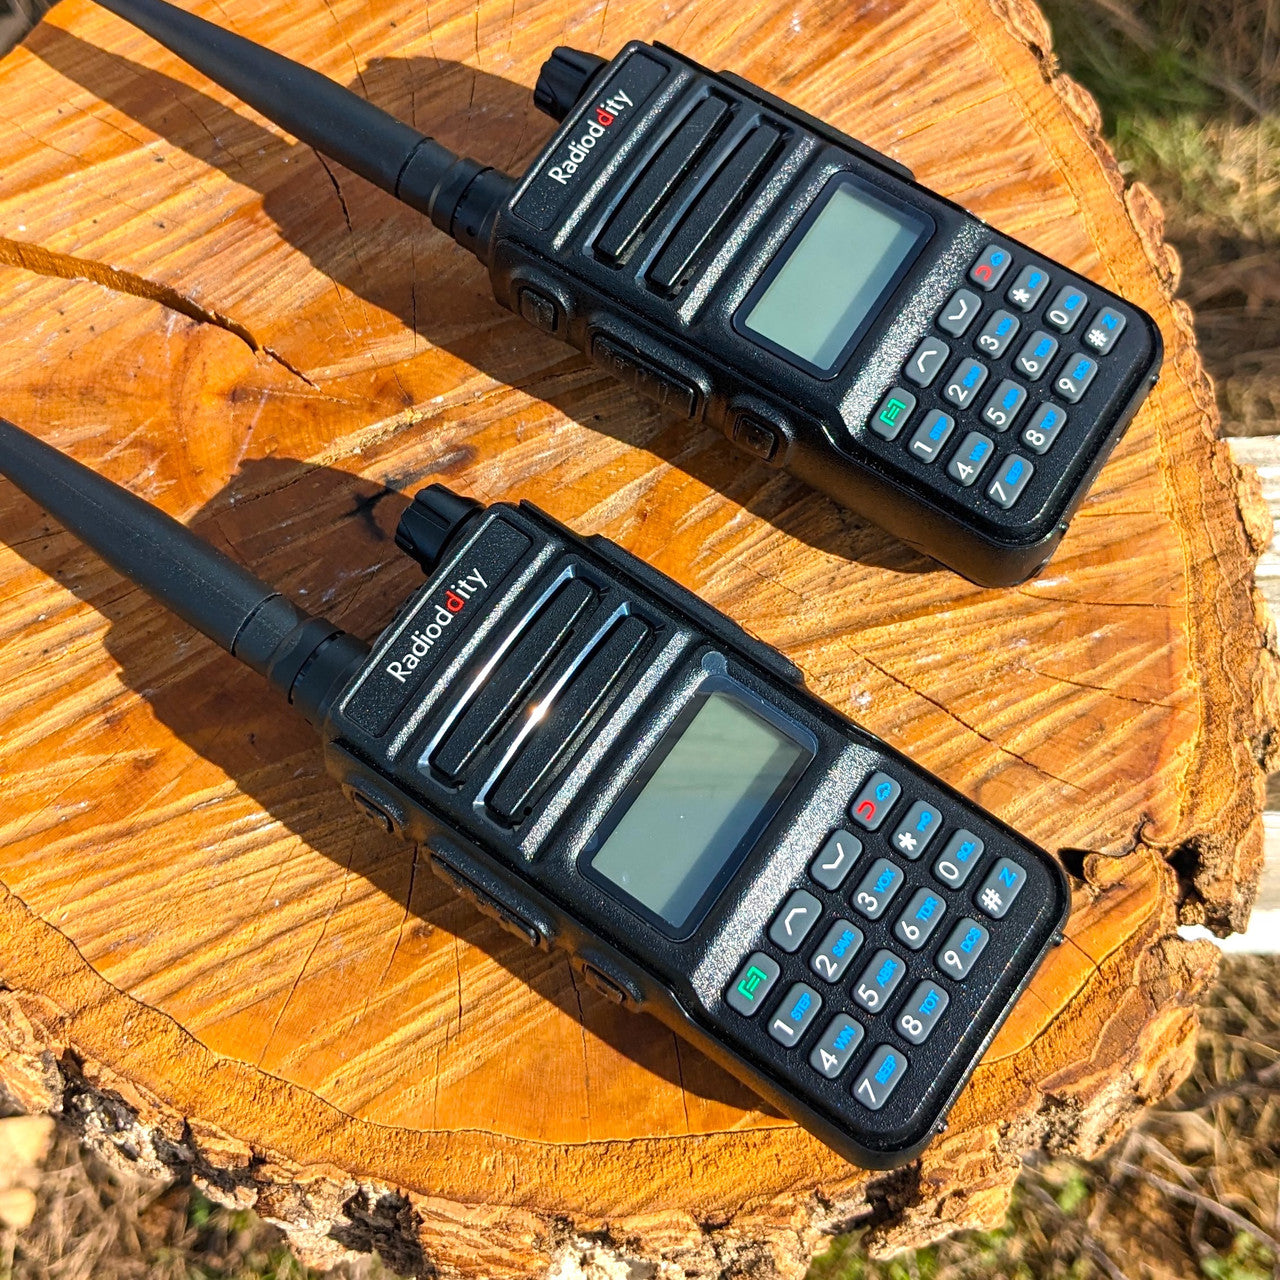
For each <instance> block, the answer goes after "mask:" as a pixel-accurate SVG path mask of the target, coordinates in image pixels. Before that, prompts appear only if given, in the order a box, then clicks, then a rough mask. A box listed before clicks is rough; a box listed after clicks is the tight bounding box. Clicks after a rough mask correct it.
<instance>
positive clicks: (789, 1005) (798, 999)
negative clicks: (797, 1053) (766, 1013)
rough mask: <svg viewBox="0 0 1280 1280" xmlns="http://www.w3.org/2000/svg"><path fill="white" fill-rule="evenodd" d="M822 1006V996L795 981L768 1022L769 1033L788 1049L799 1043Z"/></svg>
mask: <svg viewBox="0 0 1280 1280" xmlns="http://www.w3.org/2000/svg"><path fill="white" fill-rule="evenodd" d="M821 1008H822V997H821V996H820V995H819V994H818V993H817V992H816V991H815V990H814V989H813V988H812V987H806V986H805V984H804V983H803V982H797V983H796V984H795V985H794V986H793V987H792V988H791V990H790V991H788V992H787V994H786V995H785V996H783V998H782V1003H781V1004H780V1005H779V1006H778V1008H777V1011H776V1012H775V1013H774V1015H773V1021H772V1022H771V1023H769V1034H770V1035H771V1036H772V1037H773V1038H774V1039H775V1040H776V1041H777V1042H778V1043H779V1044H782V1045H786V1047H787V1048H788V1049H790V1048H791V1046H792V1045H794V1044H799V1042H800V1040H801V1039H802V1037H803V1036H804V1033H805V1031H806V1030H807V1029H808V1027H809V1023H811V1022H812V1021H813V1020H814V1018H816V1017H817V1016H818V1010H819V1009H821Z"/></svg>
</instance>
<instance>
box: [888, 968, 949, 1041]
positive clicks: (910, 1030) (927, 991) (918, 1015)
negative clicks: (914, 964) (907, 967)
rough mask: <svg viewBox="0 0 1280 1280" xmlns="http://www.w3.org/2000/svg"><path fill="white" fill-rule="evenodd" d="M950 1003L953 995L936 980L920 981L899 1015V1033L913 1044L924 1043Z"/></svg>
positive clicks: (897, 1024)
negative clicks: (948, 993)
mask: <svg viewBox="0 0 1280 1280" xmlns="http://www.w3.org/2000/svg"><path fill="white" fill-rule="evenodd" d="M950 1003H951V997H950V996H949V995H947V993H946V992H945V991H944V990H943V989H942V988H941V987H940V986H939V985H938V984H937V983H936V982H922V983H920V985H919V986H917V987H916V989H915V990H914V991H913V992H912V993H911V995H910V997H909V999H908V1000H907V1003H906V1004H904V1005H903V1006H902V1012H901V1013H900V1014H899V1015H898V1021H897V1023H896V1024H895V1025H896V1026H897V1028H898V1032H899V1034H901V1035H902V1036H903V1037H904V1038H905V1039H907V1040H910V1041H911V1043H912V1044H924V1042H925V1041H926V1040H927V1039H928V1038H929V1037H930V1035H932V1034H933V1029H934V1027H936V1026H937V1025H938V1019H939V1018H941V1017H942V1015H943V1014H944V1013H946V1011H947V1005H949V1004H950Z"/></svg>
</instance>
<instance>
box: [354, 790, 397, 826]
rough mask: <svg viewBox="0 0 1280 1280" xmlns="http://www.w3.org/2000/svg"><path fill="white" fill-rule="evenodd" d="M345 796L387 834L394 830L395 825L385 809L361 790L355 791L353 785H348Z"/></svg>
mask: <svg viewBox="0 0 1280 1280" xmlns="http://www.w3.org/2000/svg"><path fill="white" fill-rule="evenodd" d="M347 798H348V799H349V800H350V801H351V803H352V804H354V805H355V807H356V808H357V809H359V810H360V812H361V813H363V814H364V816H365V817H366V818H368V819H369V821H370V822H372V823H373V824H374V826H377V827H381V828H382V829H383V831H385V832H387V833H388V834H391V833H393V832H394V831H395V829H396V825H395V823H394V822H393V821H392V818H391V815H390V814H389V813H387V812H386V810H385V809H382V808H379V806H378V805H376V804H375V803H374V802H373V801H372V800H370V799H369V797H368V796H367V795H365V794H364V792H363V791H357V790H356V789H355V787H348V788H347Z"/></svg>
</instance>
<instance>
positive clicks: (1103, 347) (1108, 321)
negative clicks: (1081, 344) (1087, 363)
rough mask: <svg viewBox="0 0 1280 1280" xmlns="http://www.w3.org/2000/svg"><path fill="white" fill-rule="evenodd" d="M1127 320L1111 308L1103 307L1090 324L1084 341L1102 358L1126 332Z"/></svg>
mask: <svg viewBox="0 0 1280 1280" xmlns="http://www.w3.org/2000/svg"><path fill="white" fill-rule="evenodd" d="M1124 326H1125V318H1124V316H1122V315H1121V314H1120V313H1119V312H1118V311H1115V310H1113V309H1112V308H1111V307H1103V308H1102V310H1101V311H1099V312H1098V314H1097V315H1096V316H1094V317H1093V319H1092V320H1091V321H1090V322H1089V327H1088V329H1087V330H1085V335H1084V340H1085V342H1086V343H1088V345H1089V346H1090V347H1092V348H1093V349H1094V350H1095V351H1096V352H1097V353H1098V354H1099V355H1100V356H1105V355H1106V354H1107V352H1108V351H1110V350H1111V348H1112V347H1114V346H1115V344H1116V339H1117V338H1118V337H1119V336H1120V335H1121V334H1122V333H1123V332H1124Z"/></svg>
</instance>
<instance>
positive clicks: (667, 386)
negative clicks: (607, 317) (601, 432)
mask: <svg viewBox="0 0 1280 1280" xmlns="http://www.w3.org/2000/svg"><path fill="white" fill-rule="evenodd" d="M591 358H592V359H593V360H594V361H595V362H596V364H598V365H599V366H600V367H601V368H602V369H604V370H605V371H606V372H607V373H611V374H613V376H614V377H615V378H617V379H618V381H619V382H623V383H625V384H626V385H627V386H629V387H631V388H632V390H634V391H636V392H638V393H639V394H640V395H642V396H645V397H646V398H647V399H649V400H654V401H656V402H657V403H658V404H660V405H661V406H662V407H663V408H664V409H669V410H670V411H671V412H672V413H675V414H678V415H679V416H680V417H682V418H692V417H693V415H694V410H695V409H696V408H697V407H698V393H697V392H696V391H695V390H694V389H693V388H692V387H691V386H689V385H688V383H686V382H682V381H680V380H679V379H678V378H676V377H675V375H674V374H670V373H668V372H667V371H666V370H665V369H660V368H659V367H658V366H657V365H655V364H653V363H651V362H650V361H648V360H646V359H644V358H643V357H641V356H638V355H637V354H636V353H635V352H634V351H629V350H627V348H626V347H624V346H622V345H621V343H617V342H614V341H613V340H612V339H611V338H605V337H602V336H601V335H599V334H597V335H596V336H595V337H594V338H593V339H592V341H591Z"/></svg>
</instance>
